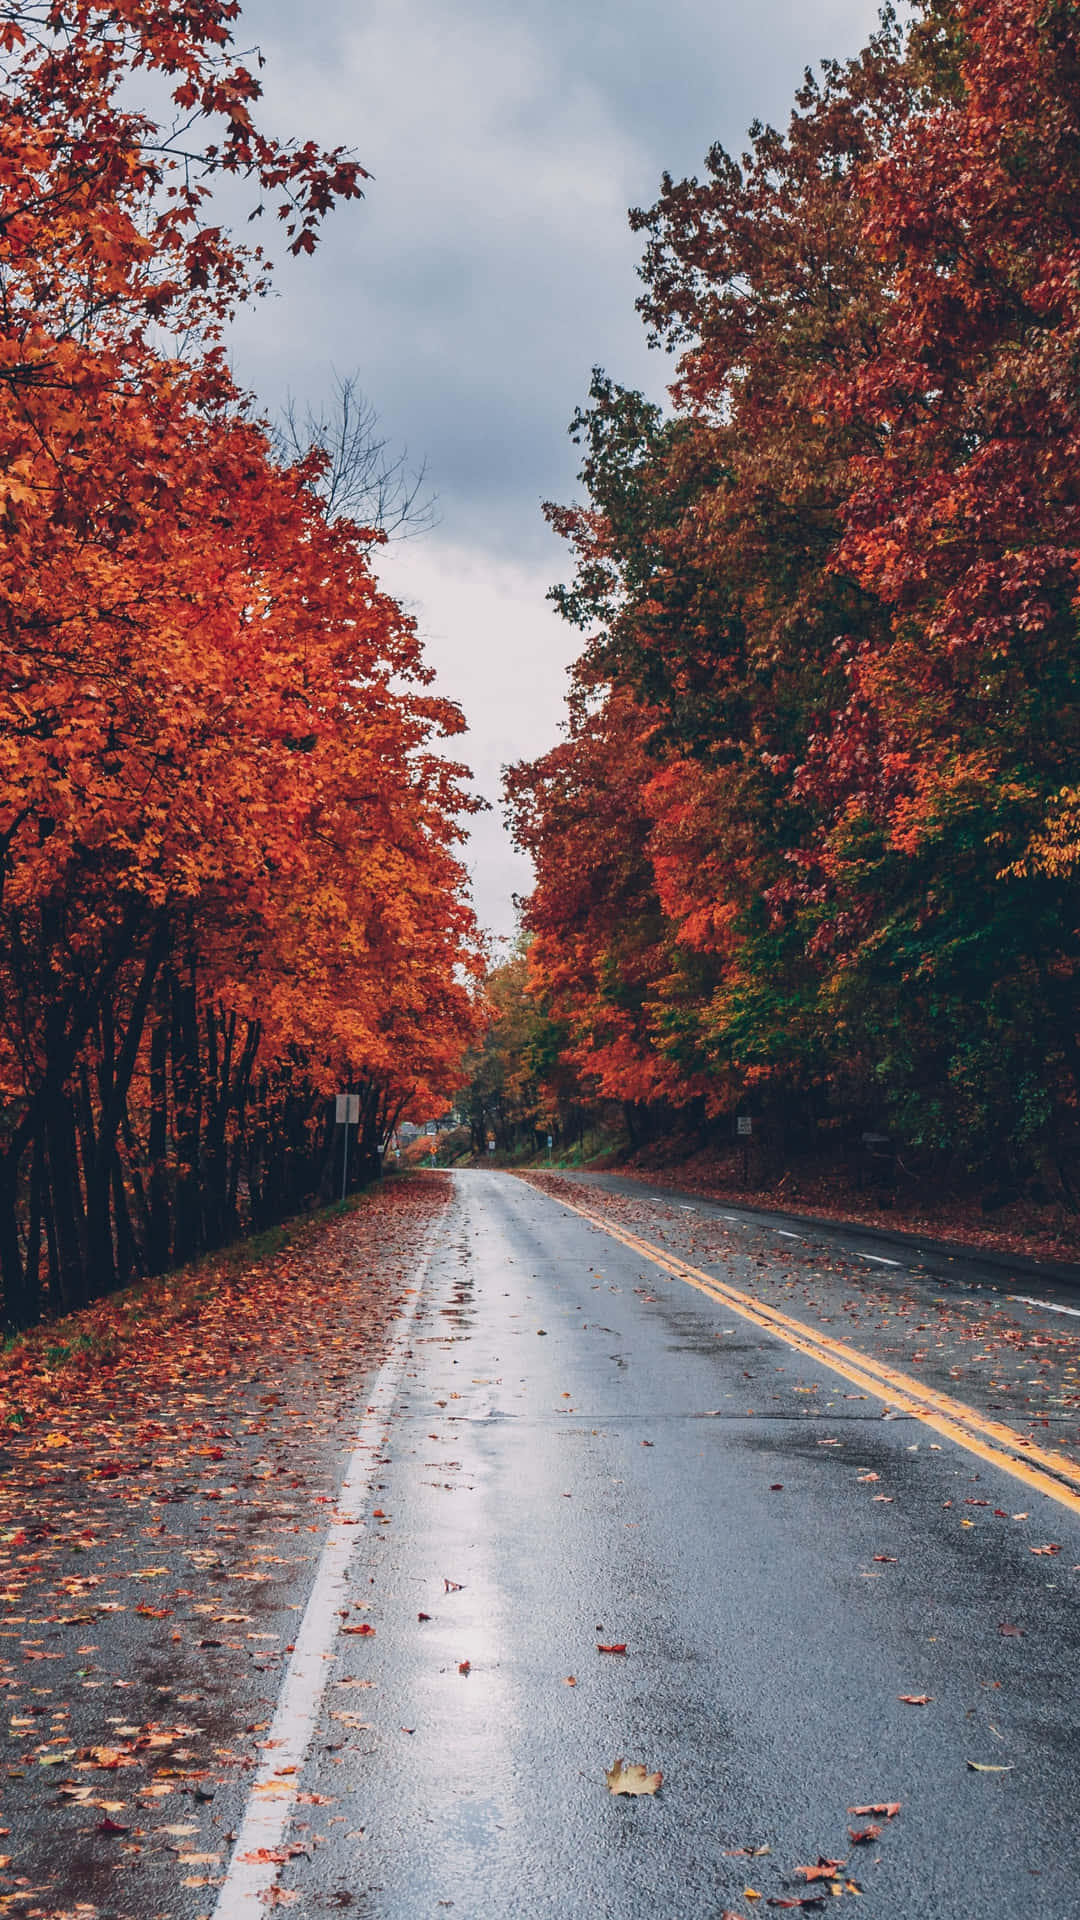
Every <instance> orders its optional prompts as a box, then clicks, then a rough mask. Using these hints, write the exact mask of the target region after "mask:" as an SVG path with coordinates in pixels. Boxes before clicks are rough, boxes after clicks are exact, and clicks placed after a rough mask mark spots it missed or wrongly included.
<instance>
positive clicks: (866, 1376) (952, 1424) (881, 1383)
mask: <svg viewBox="0 0 1080 1920" xmlns="http://www.w3.org/2000/svg"><path fill="white" fill-rule="evenodd" d="M552 1197H555V1196H552ZM558 1204H559V1205H560V1206H562V1207H567V1208H568V1209H569V1211H570V1212H571V1213H576V1214H578V1215H579V1216H580V1218H581V1219H582V1220H587V1221H588V1222H589V1224H590V1226H594V1227H598V1228H599V1229H600V1231H601V1232H602V1233H606V1234H608V1235H609V1237H610V1238H611V1239H612V1240H618V1241H620V1242H621V1243H622V1245H623V1246H624V1247H629V1248H630V1250H631V1251H632V1252H633V1253H637V1254H640V1255H641V1256H642V1257H643V1258H644V1259H646V1260H648V1261H650V1262H651V1263H652V1264H653V1265H654V1266H657V1267H659V1268H660V1269H661V1271H662V1272H664V1273H668V1274H670V1275H671V1276H672V1278H673V1279H675V1280H682V1281H683V1282H685V1284H686V1285H687V1286H688V1287H695V1288H696V1289H697V1291H698V1293H704V1294H707V1295H708V1297H709V1298H710V1299H711V1300H718V1301H719V1302H720V1303H721V1305H722V1306H725V1307H728V1308H730V1310H731V1312H732V1313H738V1314H741V1316H742V1318H743V1319H744V1320H752V1321H753V1322H754V1323H755V1325H757V1326H759V1327H762V1328H763V1329H764V1330H765V1332H767V1333H772V1334H775V1335H776V1337H777V1338H778V1339H780V1340H782V1341H783V1342H784V1344H785V1346H788V1347H793V1348H794V1349H795V1351H796V1352H797V1353H805V1354H807V1355H808V1356H809V1358H810V1359H812V1360H817V1361H819V1362H820V1363H821V1364H822V1365H824V1366H826V1367H829V1368H830V1369H831V1371H832V1372H833V1373H838V1374H840V1375H841V1377H842V1378H843V1379H845V1380H848V1381H850V1382H852V1384H853V1385H855V1386H858V1387H861V1388H862V1389H863V1390H864V1391H869V1393H870V1394H871V1395H872V1396H873V1397H874V1399H877V1400H881V1401H883V1402H884V1403H885V1405H886V1406H889V1407H895V1408H897V1409H898V1410H899V1411H901V1412H904V1413H907V1414H910V1415H912V1417H913V1418H914V1419H916V1420H921V1421H922V1422H923V1424H924V1426H928V1427H931V1428H933V1430H934V1432H935V1433H941V1434H944V1435H945V1437H946V1438H947V1439H949V1440H952V1441H955V1443H956V1445H957V1446H961V1447H964V1448H965V1449H966V1451H967V1452H968V1453H973V1454H976V1455H977V1456H978V1458H979V1459H980V1460H986V1461H989V1462H990V1464H991V1465H993V1466H996V1467H1002V1468H1004V1470H1005V1472H1006V1473H1011V1474H1012V1476H1013V1478H1014V1479H1016V1480H1022V1481H1023V1482H1024V1484H1025V1486H1028V1487H1033V1488H1034V1489H1035V1490H1036V1491H1037V1492H1039V1493H1045V1494H1047V1495H1049V1497H1050V1498H1051V1499H1052V1500H1057V1501H1058V1502H1059V1504H1060V1505H1061V1506H1063V1507H1068V1508H1069V1509H1070V1510H1071V1512H1073V1513H1080V1467H1078V1466H1077V1465H1076V1463H1075V1462H1074V1461H1072V1460H1070V1459H1069V1457H1068V1455H1067V1454H1064V1453H1057V1452H1056V1451H1054V1450H1053V1449H1052V1448H1048V1447H1039V1446H1036V1445H1035V1443H1034V1441H1031V1440H1027V1439H1024V1438H1023V1437H1022V1436H1021V1435H1020V1434H1018V1433H1016V1432H1014V1430H1013V1428H1012V1427H1009V1426H1006V1425H1005V1424H1004V1422H1003V1421H1000V1420H989V1419H987V1417H986V1415H985V1414H981V1413H978V1412H976V1410H975V1408H974V1407H969V1406H966V1405H965V1403H964V1402H963V1401H962V1400H956V1399H954V1398H953V1396H952V1395H951V1394H947V1393H939V1392H938V1391H937V1390H936V1388H932V1387H925V1386H923V1384H922V1382H921V1381H920V1380H916V1379H913V1378H912V1376H911V1375H910V1374H907V1373H901V1372H900V1371H899V1369H898V1368H896V1367H890V1366H887V1365H886V1364H885V1362H884V1361H881V1360H872V1359H870V1358H869V1357H868V1356H867V1355H866V1354H863V1353H860V1352H859V1350H858V1349H857V1348H856V1347H849V1346H847V1345H846V1344H845V1343H844V1341H842V1340H834V1339H832V1338H831V1337H830V1336H829V1335H828V1334H824V1333H818V1332H816V1331H815V1330H814V1328H813V1327H809V1326H807V1325H806V1324H805V1322H804V1321H802V1320H793V1319H792V1318H791V1316H790V1315H789V1314H786V1313H782V1312H781V1311H780V1309H779V1308H778V1307H770V1306H766V1305H765V1304H764V1303H763V1302H762V1301H759V1300H755V1299H754V1298H753V1297H752V1295H750V1294H748V1293H743V1292H742V1291H741V1290H740V1289H739V1288H738V1287H733V1286H731V1285H730V1283H729V1282H727V1281H722V1280H715V1279H714V1278H713V1277H712V1275H711V1274H708V1273H703V1272H702V1271H701V1269H700V1268H699V1267H692V1266H690V1265H689V1264H688V1263H687V1262H686V1261H685V1260H680V1259H679V1258H678V1257H677V1256H676V1255H674V1254H671V1253H667V1252H665V1250H664V1249H663V1248H662V1247H658V1246H655V1245H654V1244H653V1242H652V1241H650V1240H643V1239H641V1238H640V1236H639V1235H638V1234H636V1233H629V1232H627V1230H626V1228H625V1227H618V1226H616V1225H615V1224H614V1223H613V1222H612V1221H610V1220H606V1219H605V1218H604V1217H603V1215H602V1214H598V1213H593V1212H591V1211H590V1209H589V1208H587V1207H578V1206H575V1205H574V1203H573V1202H572V1201H570V1200H564V1199H563V1198H562V1196H561V1195H559V1196H558Z"/></svg>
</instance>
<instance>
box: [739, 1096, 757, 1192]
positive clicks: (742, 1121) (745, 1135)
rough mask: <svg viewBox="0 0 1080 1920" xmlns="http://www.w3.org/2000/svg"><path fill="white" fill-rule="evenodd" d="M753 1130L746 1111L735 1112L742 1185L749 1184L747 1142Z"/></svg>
mask: <svg viewBox="0 0 1080 1920" xmlns="http://www.w3.org/2000/svg"><path fill="white" fill-rule="evenodd" d="M753 1131H754V1122H753V1120H752V1119H751V1117H750V1115H749V1114H748V1113H737V1114H736V1116H735V1132H736V1135H737V1137H738V1138H739V1139H740V1140H741V1141H742V1183H743V1186H744V1187H747V1186H749V1184H750V1147H749V1144H748V1142H749V1140H750V1136H751V1134H752V1133H753Z"/></svg>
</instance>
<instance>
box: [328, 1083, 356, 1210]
mask: <svg viewBox="0 0 1080 1920" xmlns="http://www.w3.org/2000/svg"><path fill="white" fill-rule="evenodd" d="M334 1119H335V1121H336V1122H337V1125H338V1126H339V1127H340V1126H344V1128H345V1144H344V1146H343V1147H342V1150H341V1197H342V1199H343V1200H344V1198H345V1189H346V1187H347V1186H348V1181H349V1128H350V1126H353V1127H356V1126H359V1124H360V1095H359V1094H358V1093H339V1094H338V1096H337V1098H336V1100H335V1102H334Z"/></svg>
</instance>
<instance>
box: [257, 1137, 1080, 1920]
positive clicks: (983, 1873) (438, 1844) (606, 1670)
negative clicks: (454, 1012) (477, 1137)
mask: <svg viewBox="0 0 1080 1920" xmlns="http://www.w3.org/2000/svg"><path fill="white" fill-rule="evenodd" d="M454 1184H455V1197H454V1201H453V1204H452V1208H451V1209H450V1212H449V1216H448V1217H447V1218H446V1219H445V1220H444V1226H443V1230H442V1231H441V1233H440V1235H439V1239H438V1243H437V1247H436V1251H435V1253H434V1257H433V1259H432V1262H431V1265H430V1269H429V1274H428V1280H427V1285H426V1288H425V1295H424V1301H423V1304H422V1306H421V1308H420V1310H419V1313H418V1315H417V1319H416V1321H415V1322H414V1324H413V1328H412V1331H411V1334H410V1347H409V1358H408V1360H407V1362H406V1365H405V1372H404V1376H403V1379H402V1384H401V1388H400V1391H399V1393H398V1397H397V1402H396V1406H395V1409H394V1412H393V1415H392V1418H391V1422H390V1427H389V1432H388V1438H387V1442H386V1444H385V1447H384V1449H383V1452H382V1454H381V1455H380V1456H379V1459H378V1462H377V1467H376V1469H375V1471H374V1475H373V1478H372V1482H371V1512H370V1517H369V1519H368V1522H367V1524H366V1525H365V1526H364V1527H363V1528H361V1529H358V1531H357V1542H356V1552H355V1557H354V1561H353V1565H352V1569H351V1598H352V1603H353V1604H354V1605H355V1606H358V1607H362V1608H363V1609H365V1612H364V1618H365V1619H366V1620H367V1621H369V1622H370V1624H371V1625H372V1626H373V1627H374V1628H375V1632H374V1634H373V1635H371V1636H370V1637H364V1638H357V1637H348V1638H346V1637H344V1636H342V1637H341V1638H340V1639H338V1640H337V1642H336V1645H335V1653H334V1657H333V1658H332V1660H330V1661H329V1662H327V1665H326V1673H327V1686H326V1692H325V1698H324V1702H323V1707H322V1711H321V1718H320V1722H319V1728H318V1732H317V1735H316V1739H315V1742H314V1745H313V1749H312V1753H311V1756H310V1758H309V1760H308V1763H307V1766H306V1768H305V1771H304V1776H303V1781H302V1786H303V1790H304V1792H305V1793H306V1794H311V1795H314V1796H317V1797H316V1798H315V1799H314V1800H310V1801H307V1800H305V1801H304V1802H303V1804H302V1805H301V1806H300V1807H299V1808H298V1809H297V1818H296V1820H295V1822H294V1825H293V1828H292V1832H291V1840H292V1843H293V1844H301V1843H302V1844H304V1845H305V1846H308V1847H310V1848H311V1854H310V1857H307V1856H306V1855H305V1856H298V1857H296V1858H294V1859H292V1860H290V1861H289V1862H288V1863H287V1864H285V1865H284V1866H283V1868H282V1872H281V1881H280V1889H281V1896H282V1897H283V1898H284V1899H285V1900H286V1901H287V1902H288V1903H289V1904H292V1906H293V1907H294V1910H295V1911H297V1912H300V1913H304V1914H312V1915H315V1914H319V1913H322V1912H328V1911H352V1912H355V1913H357V1914H358V1915H364V1916H372V1917H375V1916H377V1917H378V1920H419V1917H420V1916H425V1917H427V1916H430V1917H431V1920H437V1916H438V1915H440V1914H443V1913H448V1912H453V1913H454V1914H455V1915H462V1916H467V1917H468V1920H487V1916H491V1920H502V1917H503V1916H510V1915H515V1916H517V1915H521V1916H523V1920H533V1917H534V1916H535V1920H541V1917H543V1920H547V1917H548V1916H551V1917H552V1920H554V1917H555V1916H558V1917H559V1920H567V1916H573V1917H574V1920H577V1917H579V1916H580V1920H586V1917H588V1920H592V1917H593V1916H597V1917H598V1920H600V1917H603V1920H635V1917H636V1916H642V1917H643V1920H644V1916H649V1920H654V1917H656V1920H704V1916H710V1917H711V1920H719V1916H720V1915H721V1914H722V1913H725V1912H731V1913H735V1914H739V1915H747V1916H749V1915H750V1914H752V1913H753V1912H755V1911H758V1912H760V1911H762V1910H763V1909H764V1907H765V1902H766V1900H768V1899H769V1898H772V1899H774V1900H780V1901H786V1900H790V1899H792V1898H794V1897H796V1896H797V1895H798V1893H799V1892H800V1890H801V1891H802V1892H803V1893H806V1894H813V1893H816V1892H817V1891H818V1888H817V1887H815V1886H810V1887H807V1886H806V1885H805V1883H802V1882H800V1880H799V1877H798V1875H797V1874H796V1868H797V1867H799V1866H801V1865H808V1864H813V1863H814V1862H816V1861H817V1860H818V1857H819V1856H825V1857H827V1858H830V1859H845V1860H846V1861H847V1866H846V1868H845V1869H844V1870H843V1871H841V1872H840V1873H839V1876H838V1881H839V1884H840V1885H841V1886H843V1885H844V1883H845V1882H846V1881H847V1880H848V1879H849V1878H851V1879H854V1881H856V1882H857V1884H858V1886H859V1887H860V1888H861V1890H862V1895H861V1899H859V1897H858V1896H857V1895H856V1894H855V1893H854V1892H845V1893H843V1894H842V1896H841V1897H842V1898H844V1899H846V1900H848V1901H849V1902H850V1904H851V1905H852V1906H853V1907H856V1906H857V1908H858V1911H859V1912H860V1913H861V1914H863V1915H865V1916H867V1920H870V1917H872V1920H901V1916H903V1920H910V1916H912V1915H919V1916H921V1920H938V1917H940V1920H961V1917H964V1920H966V1917H967V1916H987V1917H988V1920H990V1917H992V1920H1070V1917H1071V1916H1073V1915H1075V1914H1076V1912H1077V1910H1078V1906H1080V1896H1078V1894H1077V1886H1078V1873H1077V1869H1078V1867H1080V1846H1078V1842H1077V1837H1076V1820H1075V1807H1074V1801H1075V1782H1076V1761H1077V1756H1078V1749H1080V1742H1078V1739H1077V1733H1076V1683H1075V1674H1076V1668H1077V1656H1078V1651H1080V1622H1078V1617H1077V1609H1076V1593H1077V1580H1078V1578H1080V1575H1078V1572H1077V1563H1078V1562H1080V1523H1078V1521H1077V1519H1076V1518H1075V1517H1074V1516H1073V1515H1072V1514H1070V1513H1069V1512H1068V1511H1066V1510H1065V1509H1064V1508H1062V1507H1060V1506H1059V1505H1057V1504H1056V1503H1055V1502H1054V1501H1053V1500H1051V1499H1048V1498H1046V1497H1045V1496H1043V1495H1041V1494H1037V1493H1035V1492H1033V1491H1031V1490H1030V1489H1028V1488H1026V1487H1023V1486H1021V1485H1020V1484H1019V1483H1018V1482H1016V1481H1015V1480H1013V1479H1012V1478H1011V1477H1010V1476H1009V1475H1008V1474H1005V1473H1004V1472H999V1471H998V1470H996V1469H995V1468H993V1467H990V1466H988V1465H987V1464H986V1463H985V1462H983V1461H980V1460H978V1459H976V1458H974V1457H973V1456H972V1455H970V1454H968V1453H966V1452H964V1451H962V1450H960V1449H959V1448H956V1447H953V1446H951V1445H950V1444H948V1443H946V1442H941V1443H938V1441H937V1438H936V1436H933V1435H931V1434H930V1433H929V1432H928V1430H927V1429H926V1428H925V1427H923V1426H922V1425H921V1424H920V1423H919V1422H918V1421H915V1420H911V1419H894V1420H888V1421H886V1420H883V1418H882V1406H881V1403H880V1402H877V1401H874V1400H866V1399H863V1398H862V1397H861V1396H852V1395H850V1394H849V1393H847V1392H846V1391H845V1389H846V1384H847V1383H846V1382H844V1381H843V1380H842V1379H838V1378H837V1377H836V1376H834V1375H831V1374H830V1373H829V1372H828V1371H827V1370H826V1369H825V1368H823V1367H820V1366H818V1365H817V1364H816V1363H815V1362H813V1361H809V1360H806V1359H804V1358H803V1357H802V1356H801V1355H799V1354H795V1353H792V1352H791V1351H790V1350H788V1349H785V1348H784V1347H783V1346H782V1345H781V1344H780V1343H779V1342H778V1341H777V1340H775V1339H774V1338H772V1337H771V1336H770V1335H768V1334H766V1333H765V1332H759V1331H758V1329H757V1328H756V1327H754V1326H753V1325H751V1324H748V1323H747V1322H745V1321H741V1320H735V1319H733V1317H732V1316H731V1315H730V1314H728V1313H727V1312H726V1311H725V1309H724V1308H723V1307H721V1306H719V1305H717V1304H715V1303H713V1302H711V1301H710V1300H708V1299H706V1298H703V1297H702V1296H701V1295H700V1294H698V1293H695V1292H693V1291H692V1290H691V1289H689V1288H688V1287H686V1286H685V1285H682V1284H681V1283H679V1282H678V1281H674V1280H665V1279H662V1278H661V1277H660V1276H659V1274H658V1273H657V1271H656V1269H654V1268H650V1267H649V1265H648V1264H647V1263H646V1262H645V1261H643V1260H642V1259H641V1258H640V1257H639V1256H638V1255H637V1254H635V1253H633V1252H631V1251H630V1250H628V1249H626V1248H624V1247H622V1246H620V1245H619V1244H617V1243H616V1242H614V1241H613V1240H611V1239H610V1238H609V1237H608V1236H606V1235H605V1234H603V1233H602V1232H601V1231H599V1230H598V1229H595V1228H592V1227H590V1226H588V1225H587V1224H586V1223H585V1222H584V1221H582V1220H581V1219H580V1218H579V1217H577V1216H576V1215H574V1214H573V1213H571V1212H569V1211H567V1210H566V1209H565V1208H563V1207H562V1206H560V1205H559V1203H558V1201H557V1200H556V1199H553V1198H550V1197H548V1196H547V1195H545V1194H543V1193H540V1192H537V1191H536V1190H535V1189H533V1188H531V1187H529V1186H528V1185H526V1184H525V1183H523V1182H521V1181H519V1180H517V1179H515V1178H514V1177H512V1176H509V1175H505V1174H497V1173H491V1174H489V1173H486V1172H483V1171H475V1172H468V1173H463V1174H459V1175H456V1176H455V1179H454ZM643 1204H644V1203H643ZM639 1231H644V1227H639ZM697 1257H698V1258H699V1260H700V1259H701V1254H700V1251H699V1253H698V1256H697ZM754 1258H755V1263H756V1261H757V1260H758V1259H759V1258H761V1256H760V1255H757V1254H755V1256H754ZM759 1270H760V1269H759ZM790 1272H791V1269H790V1267H789V1268H788V1269H787V1273H788V1275H789V1277H790ZM882 1284H883V1285H887V1284H888V1279H887V1277H886V1279H885V1280H883V1282H882ZM790 1310H791V1311H795V1307H794V1306H791V1308H790ZM1047 1318H1049V1316H1047ZM868 1476H877V1477H876V1478H870V1477H868ZM965 1502H970V1503H972V1504H969V1505H966V1506H965ZM1020 1512H1023V1513H1024V1514H1026V1515H1027V1517H1026V1518H1024V1519H1019V1520H1014V1519H1013V1518H1012V1516H1013V1514H1015V1513H1020ZM1045 1542H1049V1543H1054V1544H1055V1545H1057V1546H1058V1547H1059V1548H1060V1551H1059V1552H1058V1554H1057V1555H1056V1556H1054V1557H1053V1558H1046V1557H1036V1556H1034V1555H1032V1553H1031V1552H1030V1548H1031V1546H1032V1545H1035V1544H1040V1543H1045ZM878 1556H882V1557H881V1558H878ZM421 1615H426V1616H429V1617H428V1618H421V1617H420V1616H421ZM1003 1623H1007V1624H1009V1625H1010V1626H1018V1627H1020V1628H1021V1630H1022V1631H1021V1633H1020V1635H1018V1636H1017V1635H1013V1634H1009V1635H1003V1634H1002V1632H1001V1626H1002V1624H1003ZM600 1642H602V1643H615V1644H625V1645H626V1648H627V1652H626V1654H625V1656H623V1655H612V1654H600V1653H598V1652H597V1645H598V1643H600ZM463 1663H468V1667H467V1671H463V1670H462V1667H463ZM571 1678H573V1680H574V1681H575V1682H576V1684H574V1685H570V1684H568V1681H569V1679H571ZM902 1694H914V1695H923V1694H927V1695H930V1696H931V1700H930V1703H929V1704H927V1705H925V1706H915V1705H907V1704H904V1703H903V1702H902V1701H901V1700H900V1698H899V1696H900V1695H902ZM616 1756H625V1757H626V1758H627V1759H628V1760H634V1761H642V1762H644V1763H645V1764H646V1765H647V1766H649V1767H650V1768H661V1769H662V1770H663V1773H664V1784H663V1787H662V1789H661V1792H660V1794H659V1795H658V1796H657V1798H656V1799H655V1800H652V1799H638V1800H631V1799H621V1798H614V1797H612V1796H610V1795H609V1794H608V1793H607V1791H606V1788H605V1784H604V1773H605V1769H606V1768H607V1767H609V1766H610V1765H611V1763H612V1761H613V1759H614V1758H615V1757H616ZM972 1761H974V1762H977V1763H978V1764H979V1765H980V1766H985V1767H996V1768H1007V1769H1009V1771H1002V1772H975V1771H972V1770H971V1768H970V1767H969V1764H968V1763H969V1762H972ZM885 1801H900V1802H901V1803H902V1806H901V1811H900V1813H899V1814H898V1815H897V1816H896V1818H894V1819H892V1820H889V1821H882V1822H881V1824H882V1828H883V1831H882V1833H881V1836H880V1839H879V1840H878V1841H877V1842H876V1843H873V1844H870V1845H866V1846H853V1845H852V1844H851V1842H850V1840H849V1837H848V1830H849V1827H856V1828H861V1827H864V1826H865V1825H866V1824H867V1822H866V1819H865V1818H854V1817H851V1816H849V1813H848V1809H849V1808H850V1807H852V1806H855V1805H859V1804H864V1803H872V1802H885ZM758 1847H767V1848H768V1849H769V1851H768V1852H767V1853H764V1854H761V1855H758V1856H756V1857H748V1856H747V1855H745V1854H740V1853H739V1852H738V1851H737V1850H739V1849H753V1848H758ZM748 1890H751V1891H748ZM752 1894H758V1895H760V1896H761V1897H760V1899H759V1900H754V1899H753V1898H752ZM826 1904H827V1906H828V1907H829V1908H831V1907H832V1906H833V1904H834V1902H833V1899H832V1898H831V1897H829V1898H827V1901H826Z"/></svg>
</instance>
